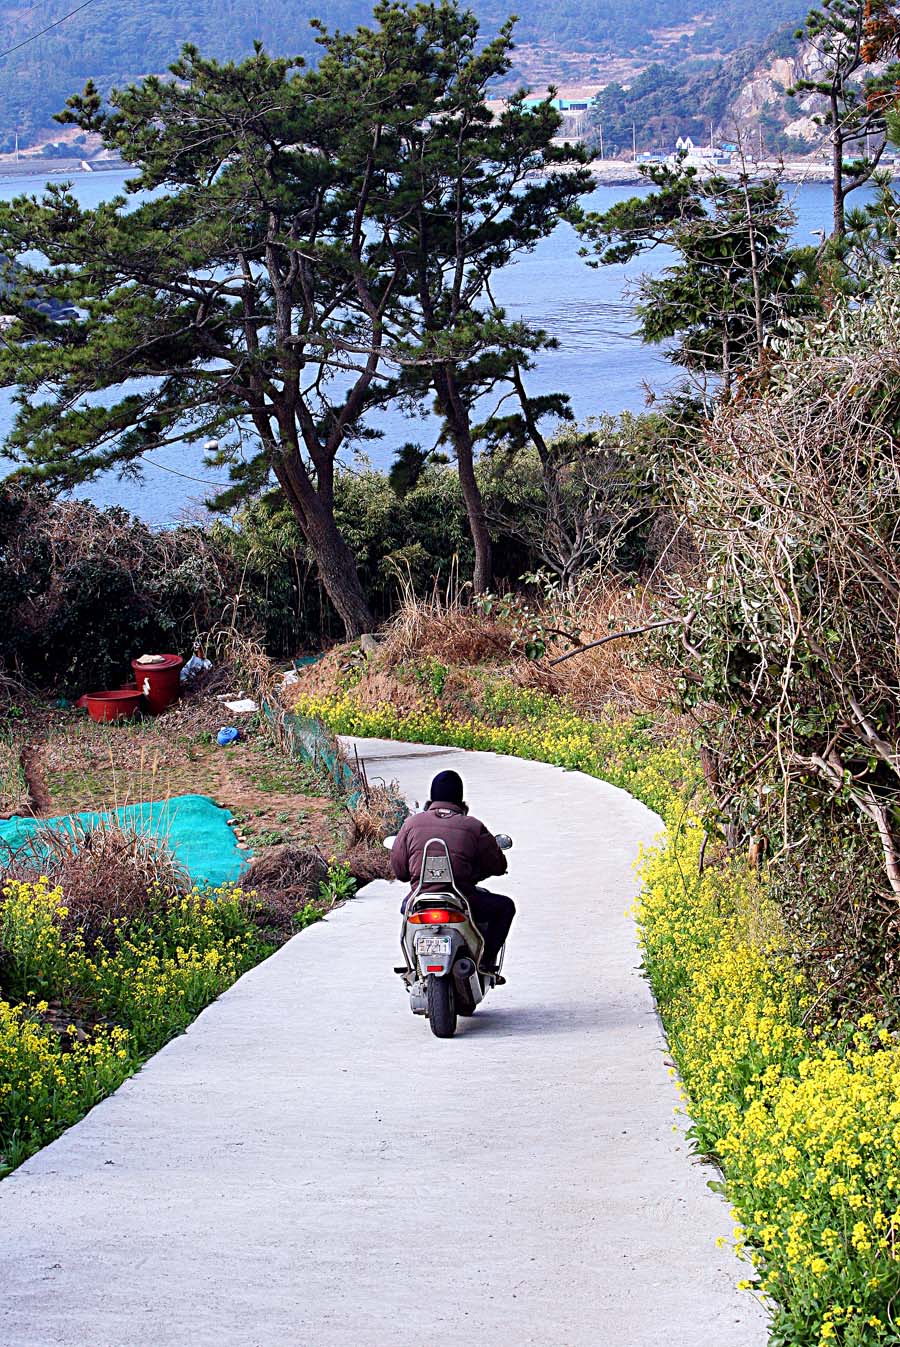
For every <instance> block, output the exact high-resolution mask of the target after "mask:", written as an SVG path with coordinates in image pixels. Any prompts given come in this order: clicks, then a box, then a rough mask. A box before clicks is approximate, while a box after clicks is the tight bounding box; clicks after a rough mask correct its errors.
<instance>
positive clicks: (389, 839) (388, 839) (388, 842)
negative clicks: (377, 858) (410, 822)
mask: <svg viewBox="0 0 900 1347" xmlns="http://www.w3.org/2000/svg"><path fill="white" fill-rule="evenodd" d="M396 840H397V839H396V837H386V838H385V839H384V841H383V842H382V844H381V845H382V846H383V847H384V848H385V849H386V850H387V851H390V849H391V847H392V846H393V845H394V843H395V842H396Z"/></svg>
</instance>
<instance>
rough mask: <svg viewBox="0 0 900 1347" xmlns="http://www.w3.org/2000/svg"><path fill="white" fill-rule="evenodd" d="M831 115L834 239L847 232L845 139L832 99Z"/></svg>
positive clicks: (841, 236) (835, 102)
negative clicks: (845, 216) (845, 218)
mask: <svg viewBox="0 0 900 1347" xmlns="http://www.w3.org/2000/svg"><path fill="white" fill-rule="evenodd" d="M831 115H832V118H833V122H832V131H831V194H832V206H833V213H834V237H835V238H839V239H840V238H843V237H844V234H845V232H846V224H845V222H844V137H843V133H842V132H841V129H840V125H839V123H838V107H837V101H836V99H832V110H831Z"/></svg>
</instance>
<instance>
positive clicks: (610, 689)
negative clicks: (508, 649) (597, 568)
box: [511, 585, 671, 715]
mask: <svg viewBox="0 0 900 1347" xmlns="http://www.w3.org/2000/svg"><path fill="white" fill-rule="evenodd" d="M655 616H658V613H657V610H656V609H655V608H654V606H653V601H652V596H650V595H648V594H646V592H641V591H638V590H635V589H626V588H624V587H621V586H612V585H610V586H604V587H603V588H597V589H595V590H594V592H593V593H591V594H589V595H585V596H584V597H583V599H582V600H581V602H580V603H579V604H578V607H577V623H578V626H579V628H580V631H581V640H582V643H583V644H584V645H589V644H590V642H591V641H595V640H599V639H600V638H601V637H604V636H608V635H610V634H611V633H612V632H616V631H627V630H630V629H632V628H635V627H641V626H643V625H645V624H646V623H648V622H652V621H653V619H654V617H655ZM645 650H646V646H645V644H644V641H643V638H641V637H635V638H626V639H623V640H620V641H610V642H608V643H607V644H606V645H602V646H598V647H595V648H594V649H593V650H586V651H585V652H584V653H583V654H577V655H574V656H573V658H572V659H569V660H566V661H565V662H564V663H563V664H557V665H554V666H551V665H550V663H549V659H550V658H553V657H554V656H555V655H559V654H564V653H565V647H564V646H561V647H559V648H558V649H555V650H554V651H553V652H552V654H551V655H550V657H549V658H548V659H545V660H539V661H533V660H519V661H517V663H516V665H515V667H514V668H513V669H512V670H511V677H513V679H514V680H515V681H517V682H520V683H521V684H522V685H523V686H526V687H528V686H531V687H534V686H538V687H541V688H543V689H544V690H546V691H547V692H552V693H553V694H554V695H556V696H560V697H566V698H568V699H569V700H570V701H571V702H573V704H574V705H575V706H577V707H578V708H579V710H582V711H585V712H587V713H588V714H591V715H596V714H598V713H599V712H600V711H601V710H602V709H603V708H604V707H607V706H610V705H615V706H618V707H621V708H622V709H623V710H627V711H650V712H653V713H654V714H656V715H663V714H665V713H666V710H667V706H668V703H669V701H670V697H671V686H670V682H669V678H668V676H667V674H666V672H665V670H663V669H661V668H659V667H658V666H657V665H654V664H652V663H650V662H649V661H648V660H647V658H646V657H645V655H644V651H645Z"/></svg>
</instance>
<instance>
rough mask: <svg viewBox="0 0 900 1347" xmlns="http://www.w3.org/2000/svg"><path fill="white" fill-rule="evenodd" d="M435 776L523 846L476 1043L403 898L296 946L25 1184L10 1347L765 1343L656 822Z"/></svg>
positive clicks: (545, 771)
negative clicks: (710, 1106) (637, 897)
mask: <svg viewBox="0 0 900 1347" xmlns="http://www.w3.org/2000/svg"><path fill="white" fill-rule="evenodd" d="M360 748H361V751H364V753H365V757H366V759H367V761H368V763H369V772H370V776H379V775H383V776H386V777H388V778H391V777H395V778H397V779H399V781H400V782H401V784H402V786H403V789H404V790H405V791H406V792H407V794H408V795H409V796H410V797H411V798H413V799H418V800H422V799H423V797H424V795H425V794H426V792H427V787H428V782H429V780H430V777H431V774H432V773H433V772H434V771H435V770H437V769H438V768H439V767H456V768H457V769H459V770H461V771H462V772H463V773H464V776H465V778H466V781H467V784H468V792H469V796H470V798H471V800H472V803H473V805H474V806H475V807H476V812H478V813H481V814H482V815H484V816H486V817H487V820H488V821H489V823H490V824H491V825H492V826H494V827H495V828H497V829H498V830H499V829H501V828H502V829H503V830H508V831H509V832H511V833H512V834H513V836H514V838H515V841H516V848H515V850H514V851H513V852H512V853H511V858H510V859H511V873H510V877H509V880H508V882H506V881H504V886H505V887H506V888H508V890H509V891H510V892H512V893H514V894H515V896H516V898H517V899H518V902H519V911H520V916H519V918H518V921H517V924H516V927H515V929H514V933H513V937H512V939H511V940H510V945H509V954H508V967H507V971H508V973H509V985H508V986H507V987H505V988H502V989H498V991H497V992H495V993H494V994H492V996H491V997H490V998H488V1001H487V1002H486V1003H485V1005H484V1006H483V1007H481V1009H480V1010H479V1012H478V1014H477V1015H476V1016H475V1017H474V1019H472V1020H471V1021H465V1022H463V1023H462V1026H461V1029H460V1032H459V1034H458V1035H457V1037H456V1038H455V1039H452V1040H450V1041H446V1040H438V1039H435V1038H434V1037H433V1036H432V1035H431V1034H430V1032H429V1030H428V1027H427V1024H426V1023H425V1022H424V1021H423V1020H421V1019H414V1018H413V1016H412V1015H411V1014H410V1013H409V1010H408V1008H407V1005H406V994H405V992H404V991H403V988H402V985H401V983H400V980H399V978H396V977H395V976H394V975H393V974H392V972H391V967H392V965H393V963H394V962H395V958H396V955H395V949H396V938H397V916H396V905H397V902H398V899H399V895H398V893H397V890H396V888H394V889H391V888H390V887H389V886H387V885H377V886H371V887H370V889H369V890H367V891H366V892H365V894H363V895H362V896H360V897H359V898H358V899H357V900H356V901H354V902H352V903H350V904H348V905H347V906H346V907H345V908H344V909H343V910H342V911H340V912H338V913H336V914H335V915H334V916H333V917H332V918H331V919H330V920H328V921H327V922H323V923H320V924H319V925H317V926H314V927H312V928H311V929H310V930H308V931H306V932H304V933H303V934H302V935H300V936H298V937H297V938H296V939H295V940H292V941H291V942H290V944H288V945H287V946H286V947H285V948H284V949H282V950H281V951H280V952H279V953H278V954H276V955H275V957H274V958H272V959H270V960H269V961H268V962H267V963H265V964H263V965H261V966H260V967H259V968H256V969H254V970H253V971H252V972H251V973H249V974H248V975H247V976H246V977H245V978H243V979H242V980H241V982H240V983H238V984H237V986H235V987H234V988H233V989H232V990H231V991H230V992H228V993H227V994H226V995H225V996H223V997H222V998H221V1000H220V1001H218V1002H217V1003H216V1004H215V1005H214V1006H211V1007H210V1008H209V1009H208V1010H207V1011H205V1012H204V1014H203V1015H201V1016H200V1018H199V1019H198V1020H197V1021H196V1023H195V1024H194V1025H193V1026H192V1027H191V1029H190V1030H189V1032H188V1033H187V1034H186V1035H185V1036H183V1037H182V1038H180V1039H178V1040H176V1041H175V1042H173V1043H171V1044H170V1045H169V1046H168V1047H167V1048H165V1049H164V1050H163V1051H162V1052H161V1053H159V1054H158V1056H157V1057H155V1058H154V1059H153V1061H152V1062H150V1063H149V1064H148V1065H147V1066H146V1067H145V1068H144V1070H143V1071H141V1073H140V1074H139V1075H138V1076H137V1077H135V1078H134V1079H133V1080H131V1081H129V1082H128V1083H127V1084H126V1085H124V1086H123V1087H122V1089H120V1090H119V1091H118V1093H117V1094H116V1095H114V1096H113V1097H112V1098H111V1099H108V1100H106V1101H105V1102H104V1103H103V1104H101V1105H99V1106H98V1107H97V1108H96V1109H94V1111H93V1112H92V1113H91V1114H90V1116H89V1117H88V1118H86V1119H85V1120H84V1121H83V1122H82V1123H80V1124H79V1125H78V1126H77V1127H73V1128H72V1129H71V1130H70V1131H69V1132H68V1133H66V1135H65V1136H63V1137H62V1138H61V1139H60V1140H59V1141H57V1142H56V1143H55V1144H54V1145H52V1146H49V1147H47V1149H46V1150H44V1151H43V1152H42V1153H41V1154H40V1155H38V1156H35V1157H34V1159H32V1160H31V1161H29V1162H28V1163H27V1164H26V1165H24V1166H23V1167H22V1168H21V1169H19V1170H18V1171H17V1172H16V1173H15V1174H14V1175H13V1176H12V1177H11V1178H10V1179H8V1180H7V1181H6V1182H5V1183H3V1184H0V1298H2V1309H0V1347H63V1345H64V1347H405V1345H406V1344H409V1347H422V1345H423V1344H426V1343H428V1344H434V1345H435V1347H445V1345H446V1347H471V1344H473V1343H479V1344H489V1347H719V1344H721V1345H722V1347H762V1344H764V1342H765V1339H766V1333H765V1326H764V1321H763V1317H762V1314H761V1312H760V1311H759V1310H758V1309H757V1307H756V1306H755V1304H754V1303H753V1301H752V1300H750V1299H749V1297H747V1296H746V1295H741V1294H739V1293H738V1292H736V1291H735V1290H734V1289H733V1287H734V1283H735V1282H736V1280H737V1279H738V1277H739V1276H740V1275H741V1269H740V1268H739V1266H738V1265H737V1264H736V1263H735V1262H734V1261H733V1259H732V1258H731V1256H730V1255H729V1254H728V1253H726V1252H723V1251H720V1250H718V1249H717V1248H716V1243H715V1240H716V1236H717V1235H719V1234H723V1233H724V1234H727V1233H728V1232H729V1230H730V1221H729V1218H728V1213H727V1210H726V1209H725V1207H724V1204H723V1203H722V1202H721V1201H720V1199H718V1198H717V1197H715V1196H713V1195H712V1194H711V1193H710V1192H709V1190H708V1189H707V1187H706V1181H707V1179H708V1178H710V1177H711V1174H710V1171H709V1170H708V1169H705V1168H703V1167H702V1166H700V1165H699V1164H697V1163H696V1162H695V1161H693V1160H692V1159H691V1157H690V1154H689V1151H688V1148H687V1146H686V1145H685V1143H684V1141H683V1140H682V1139H681V1138H680V1136H678V1135H676V1134H673V1131H672V1118H673V1108H674V1106H675V1103H676V1097H675V1091H674V1088H673V1086H672V1083H671V1082H670V1080H669V1078H668V1074H667V1071H666V1064H665V1051H664V1044H663V1041H662V1038H661V1035H660V1031H659V1028H658V1025H657V1022H656V1019H655V1016H654V1013H653V1007H652V1005H651V1001H650V997H649V994H648V992H647V989H646V987H645V985H644V983H643V982H642V980H641V978H640V976H639V975H638V973H637V971H636V968H635V965H636V963H637V951H636V948H635V944H634V937H633V931H632V927H631V923H630V921H629V920H628V919H627V917H626V916H625V910H626V908H627V907H628V906H629V903H630V900H631V898H632V896H633V893H634V879H633V876H632V871H631V866H632V861H633V859H634V855H635V852H636V849H637V844H638V842H639V841H641V840H643V839H646V838H649V837H650V836H652V834H653V833H654V832H655V829H656V826H657V820H655V818H654V816H653V815H652V814H650V813H649V812H648V811H647V810H646V809H644V808H643V807H642V806H641V805H638V804H636V803H635V802H634V801H633V800H631V799H629V798H628V797H627V796H626V795H624V794H622V793H621V792H620V791H617V790H614V789H613V788H611V787H608V786H604V785H602V784H601V783H599V782H596V781H592V780H590V779H588V778H586V777H582V776H579V775H576V774H571V773H564V772H562V771H559V770H557V769H555V768H550V767H545V766H542V765H540V764H534V763H526V762H518V761H515V760H511V759H502V758H495V757H492V756H491V755H487V754H468V755H462V754H458V753H454V752H444V751H441V750H435V749H422V748H414V747H411V746H410V747H405V746H402V745H390V744H385V743H381V742H379V741H376V740H369V741H362V742H361V744H360Z"/></svg>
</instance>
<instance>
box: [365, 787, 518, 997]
mask: <svg viewBox="0 0 900 1347" xmlns="http://www.w3.org/2000/svg"><path fill="white" fill-rule="evenodd" d="M433 837H438V838H440V839H441V840H442V841H443V842H446V844H447V850H448V851H449V853H450V864H451V865H452V867H453V879H454V882H455V884H456V887H457V888H458V889H459V891H460V893H461V894H463V896H464V897H465V898H467V899H468V901H469V906H470V908H471V910H472V916H473V918H474V920H475V923H476V925H477V926H478V928H479V930H480V931H481V933H482V934H483V936H484V954H483V956H482V961H481V962H482V970H483V971H484V972H488V973H493V972H495V971H496V967H497V958H498V956H499V954H500V950H501V948H502V946H503V944H504V942H505V940H506V937H507V935H508V934H509V928H510V926H512V922H513V917H514V916H515V915H516V906H515V903H514V902H513V900H512V899H511V898H507V897H505V895H504V894H502V893H491V892H490V891H489V890H488V889H482V888H480V887H479V882H480V881H481V880H482V879H487V878H488V877H489V876H491V875H505V874H506V857H505V856H504V854H503V852H502V851H501V850H500V848H499V846H498V845H497V842H496V840H495V838H494V835H493V833H490V832H488V830H487V828H486V827H485V826H484V824H483V823H481V822H480V821H479V820H478V819H477V818H472V816H471V815H470V813H469V806H468V805H467V804H466V803H465V800H464V799H463V783H462V778H461V777H460V776H459V775H458V774H457V773H456V772H438V774H437V776H436V777H435V778H434V780H433V781H432V783H431V799H430V800H428V801H427V802H426V805H425V809H424V810H423V812H422V813H421V814H412V815H410V817H409V818H408V819H407V820H406V822H405V823H404V824H403V827H402V828H401V829H400V832H399V833H398V835H397V838H396V840H395V842H394V845H393V847H392V848H391V868H392V869H393V871H394V874H395V875H396V877H397V878H398V879H402V880H405V881H407V882H408V883H417V882H418V879H419V875H420V874H421V872H422V857H423V854H424V851H425V846H426V844H427V843H428V842H429V841H430V840H431V838H433ZM431 887H433V888H438V889H439V888H440V885H436V886H434V885H433V886H431ZM428 889H429V886H428V885H425V887H424V892H426V893H427V892H428ZM407 897H409V895H407ZM406 902H407V899H406V898H404V900H403V908H404V909H405V907H406Z"/></svg>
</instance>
